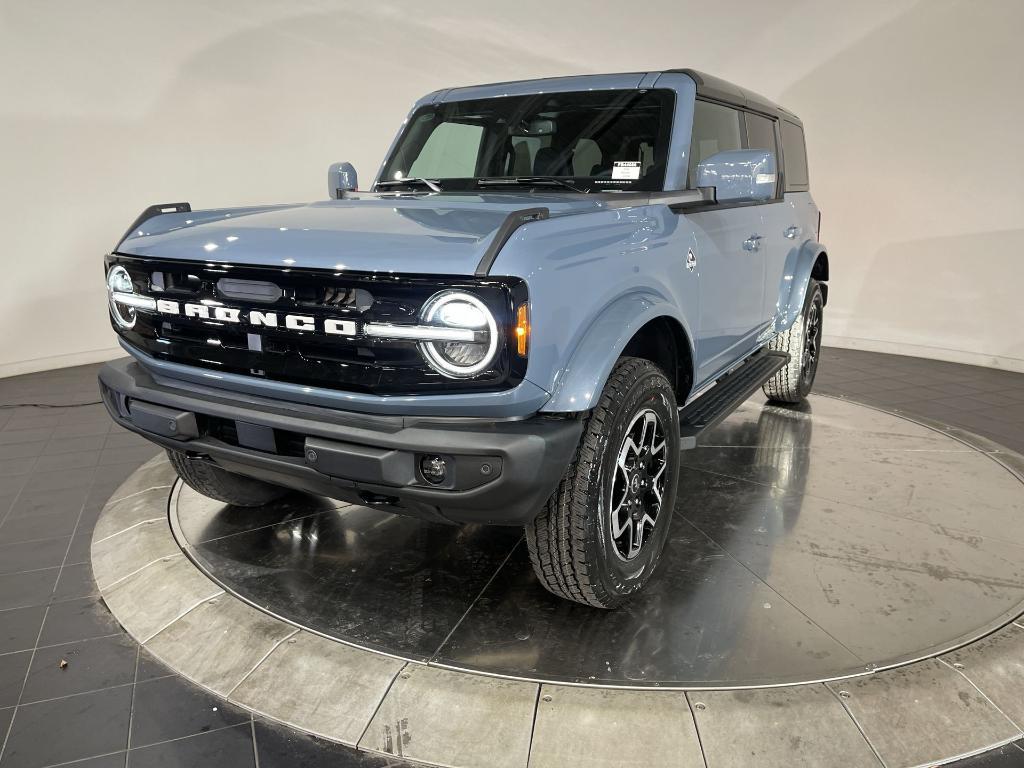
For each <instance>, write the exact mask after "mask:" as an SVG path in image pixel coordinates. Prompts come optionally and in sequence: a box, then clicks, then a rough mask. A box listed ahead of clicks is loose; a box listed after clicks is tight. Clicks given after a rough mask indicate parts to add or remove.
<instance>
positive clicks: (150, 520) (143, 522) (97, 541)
mask: <svg viewBox="0 0 1024 768" xmlns="http://www.w3.org/2000/svg"><path fill="white" fill-rule="evenodd" d="M104 508H106V505H105V506H104ZM101 517H102V514H101ZM164 519H166V517H165V516H164V515H161V516H160V517H151V518H148V519H146V520H139V521H138V522H137V523H132V524H131V525H129V526H128V527H127V528H122V529H121V530H120V531H116V532H114V533H112V534H110V535H109V536H104V537H103V538H102V539H95V540H94V541H93V542H92V543H93V544H102V543H103V542H104V541H109V540H110V539H112V538H114V537H115V536H120V535H121V534H122V533H128V531H133V530H135V529H136V528H138V527H139V526H141V525H149V524H150V523H156V522H158V521H160V520H164Z"/></svg>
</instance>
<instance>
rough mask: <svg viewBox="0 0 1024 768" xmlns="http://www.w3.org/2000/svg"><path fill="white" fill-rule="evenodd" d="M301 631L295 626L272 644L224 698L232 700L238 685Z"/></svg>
mask: <svg viewBox="0 0 1024 768" xmlns="http://www.w3.org/2000/svg"><path fill="white" fill-rule="evenodd" d="M300 631H301V630H300V629H298V628H295V629H293V630H292V631H291V632H289V633H288V634H287V635H285V636H284V637H282V638H281V639H280V640H278V641H277V642H276V643H274V644H273V645H272V646H271V648H270V650H269V651H267V652H266V653H265V654H263V657H262V658H261V659H260V660H259V661H257V662H256V663H255V664H254V665H253V668H252V669H250V670H249V671H248V672H246V673H245V674H244V675H242V679H241V680H239V681H238V682H237V683H235V684H234V685H233V686H231V690H230V691H228V692H227V693H226V694H224V698H225V699H227V700H228V701H230V700H231V694H233V693H234V692H235V691H236V690H238V686H240V685H241V684H242V683H244V682H245V681H246V680H248V679H249V676H250V675H252V673H253V672H255V671H256V670H257V669H259V666H260V664H262V663H263V662H264V661H266V660H267V659H269V658H270V654H272V653H273V652H274V651H276V650H277V649H278V648H280V647H281V646H282V645H283V644H284V643H285V642H287V641H288V640H290V639H291V638H293V637H295V635H297V634H299V632H300ZM249 711H250V712H251V711H252V710H249Z"/></svg>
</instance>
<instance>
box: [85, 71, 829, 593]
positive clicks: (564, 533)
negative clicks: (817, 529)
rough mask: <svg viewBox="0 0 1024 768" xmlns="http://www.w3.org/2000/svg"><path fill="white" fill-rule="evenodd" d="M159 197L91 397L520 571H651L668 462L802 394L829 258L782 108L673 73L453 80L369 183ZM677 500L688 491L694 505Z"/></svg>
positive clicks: (150, 432) (195, 448)
mask: <svg viewBox="0 0 1024 768" xmlns="http://www.w3.org/2000/svg"><path fill="white" fill-rule="evenodd" d="M328 191H329V196H330V198H331V199H329V200H325V201H320V202H314V203H308V204H296V205H273V206H259V207H250V208H233V209H220V210H204V211H193V210H192V209H191V207H190V205H189V204H187V203H174V204H167V205H157V206H152V207H150V208H148V209H147V210H146V211H145V212H144V213H143V214H142V215H141V216H140V217H139V218H138V219H137V220H136V221H135V222H134V223H133V224H132V226H131V227H130V228H129V230H128V232H127V233H126V234H125V236H124V237H123V238H122V240H121V241H120V242H119V243H118V245H117V247H116V248H115V249H114V250H113V252H112V253H111V254H110V255H108V256H107V257H106V259H105V274H106V282H107V288H108V293H109V304H110V316H111V320H112V324H113V327H114V329H115V331H116V332H117V333H118V335H119V338H120V343H121V345H122V346H123V347H124V349H125V350H126V351H127V352H128V353H129V354H130V357H129V358H126V359H123V360H121V361H117V362H113V363H110V364H108V365H106V366H105V367H104V368H103V369H102V372H101V374H100V382H101V390H102V394H103V397H104V400H105V403H106V405H107V408H108V409H109V411H110V413H111V415H112V416H113V418H114V419H115V420H116V421H117V422H118V423H119V424H121V425H123V426H125V427H127V428H128V429H131V430H133V431H135V432H137V433H139V434H141V435H143V436H145V437H147V438H148V439H150V440H152V441H153V442H154V443H157V444H158V445H160V446H163V447H164V448H166V449H167V451H168V453H169V454H170V458H171V461H172V462H173V464H174V466H175V468H176V469H177V471H178V474H179V475H180V476H181V478H182V480H183V481H184V482H186V483H187V484H189V485H190V486H192V487H193V488H195V489H196V490H197V491H199V492H201V493H203V494H206V495H207V496H210V497H212V498H214V499H218V500H221V501H224V502H227V503H231V504H236V505H242V506H247V505H248V506H255V505H261V504H267V503H270V502H272V501H273V500H274V499H276V498H277V497H278V496H280V495H281V494H283V493H285V492H286V490H287V489H299V490H302V491H306V492H310V493H314V494H320V495H325V496H330V497H334V498H337V499H342V500H346V501H351V502H354V503H358V504H362V505H371V506H380V507H381V508H383V509H387V510H391V511H394V512H398V513H402V514H406V515H415V516H418V517H421V518H424V519H426V520H432V521H439V522H448V523H476V524H500V525H518V526H524V527H525V529H526V540H527V543H528V549H529V553H530V557H531V559H532V562H533V565H534V568H535V570H536V573H537V577H538V579H539V580H540V582H541V583H542V584H543V585H544V586H545V587H546V588H547V589H548V590H550V591H551V592H553V593H555V594H556V595H560V596H562V597H564V598H568V599H569V600H575V601H578V602H580V603H585V604H589V605H593V606H599V607H614V606H616V605H619V604H620V603H622V602H623V601H624V600H625V599H627V598H628V597H629V596H630V595H632V594H635V593H636V592H637V591H639V590H640V589H641V588H642V587H643V586H644V584H645V583H646V582H647V581H648V580H649V579H650V578H651V575H652V572H653V571H654V569H655V567H656V565H657V563H658V560H659V558H660V556H661V552H662V549H663V548H664V544H665V541H666V538H667V536H668V533H669V526H670V523H671V519H672V513H673V507H674V505H675V503H676V499H675V495H676V490H675V488H676V479H677V476H678V463H679V456H680V451H682V450H686V449H687V448H690V447H693V446H694V445H695V443H696V439H697V436H698V435H699V434H700V432H701V431H703V430H705V429H707V428H708V427H709V426H710V425H712V424H714V423H716V422H717V421H718V420H719V419H721V418H723V417H724V416H725V415H727V414H728V413H729V412H730V411H732V410H733V409H734V408H735V407H736V406H737V405H738V404H739V403H741V402H742V401H743V400H745V399H746V398H747V397H749V396H750V395H751V394H752V393H753V392H754V391H755V390H756V389H757V388H758V387H761V388H763V390H764V392H765V394H766V395H767V396H768V398H769V399H770V400H773V401H776V402H782V403H796V402H799V401H800V400H802V399H803V398H804V397H805V396H806V395H807V393H808V391H809V390H810V388H811V385H812V383H813V382H814V377H815V371H816V369H817V365H818V355H819V346H820V343H821V329H822V310H823V307H824V305H825V301H826V299H827V296H828V294H827V288H826V282H825V281H826V280H827V279H828V258H827V256H826V254H825V250H824V248H823V247H822V245H821V244H820V243H819V242H818V227H819V215H818V209H817V208H816V206H815V204H814V202H813V201H812V199H811V196H810V194H809V193H808V177H807V160H806V155H805V150H804V138H803V127H802V124H801V122H800V120H799V119H798V118H797V117H796V116H795V115H793V114H792V113H790V112H788V111H786V110H785V109H783V108H781V107H779V106H777V105H775V104H773V103H771V102H769V101H768V100H766V99H764V98H762V97H760V96H757V95H755V94H753V93H750V92H749V91H746V90H744V89H742V88H739V87H736V86H734V85H731V84H729V83H726V82H724V81H722V80H719V79H716V78H713V77H709V76H707V75H703V74H700V73H698V72H695V71H692V70H672V71H665V72H641V73H633V74H616V75H593V76H592V75H587V76H580V77H566V78H556V79H546V80H535V81H524V82H509V83H499V84H495V85H481V86H473V87H466V88H452V89H446V90H441V91H437V92H435V93H431V94H429V95H428V96H425V97H424V98H422V99H421V100H420V101H419V102H417V103H416V105H415V106H414V108H413V110H412V112H411V113H410V114H409V116H408V118H407V119H406V120H405V122H403V123H402V126H401V128H400V130H399V132H398V135H397V137H396V138H395V140H394V142H393V144H392V145H391V148H390V150H389V151H388V153H387V157H386V158H385V160H384V163H383V165H382V166H381V168H380V170H379V172H378V173H377V176H376V177H375V178H374V180H373V182H372V184H371V185H370V189H369V191H357V182H356V174H355V170H354V169H353V168H352V166H351V165H349V164H347V163H338V164H335V165H333V166H331V168H330V169H329V170H328ZM684 503H685V502H684Z"/></svg>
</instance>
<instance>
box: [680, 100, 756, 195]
mask: <svg viewBox="0 0 1024 768" xmlns="http://www.w3.org/2000/svg"><path fill="white" fill-rule="evenodd" d="M742 148H743V140H742V131H741V130H740V113H739V112H738V111H737V110H735V109H733V108H732V107H726V106H724V105H723V104H714V103H712V102H710V101H701V100H700V99H698V100H697V101H695V102H694V105H693V133H692V134H691V137H690V169H689V177H688V178H689V186H690V187H691V188H693V187H696V186H697V164H698V163H700V161H701V160H707V159H708V158H709V157H711V156H712V155H714V154H717V153H718V152H726V151H728V150H731V149H742Z"/></svg>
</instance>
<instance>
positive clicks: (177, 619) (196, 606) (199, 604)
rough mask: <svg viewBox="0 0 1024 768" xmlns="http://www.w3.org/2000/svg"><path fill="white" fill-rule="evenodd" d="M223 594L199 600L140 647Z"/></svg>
mask: <svg viewBox="0 0 1024 768" xmlns="http://www.w3.org/2000/svg"><path fill="white" fill-rule="evenodd" d="M223 594H225V592H224V590H221V591H220V592H218V593H217V594H215V595H213V597H204V598H203V599H202V600H200V601H199V602H198V603H196V604H195V605H193V606H192V607H190V608H188V609H187V610H185V611H182V612H181V614H179V615H178V616H176V617H175V618H174V619H172V620H171V621H169V622H168V623H167V624H166V625H165V626H164V627H162V628H161V629H160V630H159V631H158V632H154V633H153V634H152V635H150V637H149V639H148V640H146V642H145V643H141V644H142V645H145V644H146V643H148V642H149V641H150V640H152V639H153V638H155V637H156V636H157V635H159V634H160V633H161V632H163V631H165V630H167V629H169V628H170V627H171V626H172V625H174V624H176V623H177V622H179V621H181V620H182V619H183V618H185V617H186V616H188V615H189V614H190V613H192V611H194V610H196V609H197V608H198V607H199V606H201V605H203V604H205V603H208V602H210V601H211V600H216V599H217V598H218V597H220V596H221V595H223ZM127 631H128V630H125V632H127ZM167 668H168V669H171V667H169V666H168V667H167ZM171 672H172V673H173V674H175V675H179V676H180V677H185V676H184V675H182V674H181V673H179V672H175V671H174V670H173V669H171ZM186 679H188V678H186Z"/></svg>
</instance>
